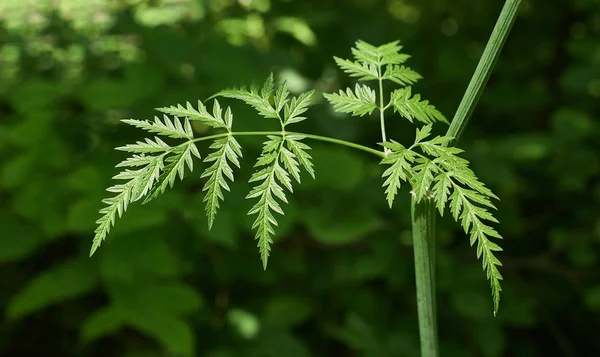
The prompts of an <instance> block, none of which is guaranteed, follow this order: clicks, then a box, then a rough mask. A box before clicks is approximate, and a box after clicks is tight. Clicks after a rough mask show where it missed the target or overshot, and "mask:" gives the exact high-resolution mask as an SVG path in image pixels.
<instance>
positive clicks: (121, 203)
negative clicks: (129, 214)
mask: <svg viewBox="0 0 600 357" xmlns="http://www.w3.org/2000/svg"><path fill="white" fill-rule="evenodd" d="M157 110H158V111H160V112H162V113H163V117H162V119H161V118H159V117H158V116H156V117H154V120H136V119H124V120H122V121H123V122H124V123H127V124H129V125H132V126H134V127H137V128H140V129H143V130H145V131H147V132H149V133H152V134H156V136H154V137H153V138H146V139H145V140H144V141H138V142H136V143H135V144H128V145H125V146H121V147H118V148H117V150H121V151H125V152H128V153H131V154H132V156H131V157H129V158H127V159H125V160H124V161H122V162H121V163H119V164H117V166H116V167H119V168H121V167H123V168H125V169H124V170H123V171H121V172H120V173H119V174H117V175H116V176H114V177H113V179H115V180H122V181H125V182H124V183H119V184H117V185H114V186H111V187H109V188H108V191H109V192H112V193H115V195H114V196H112V197H110V198H107V199H104V200H103V201H102V202H103V203H104V204H106V206H105V207H104V208H102V209H101V210H100V214H101V215H102V216H101V217H100V219H98V220H97V221H96V224H97V225H98V226H97V228H96V230H95V236H94V240H93V243H92V248H91V253H90V254H94V252H95V251H96V249H98V247H99V246H100V244H102V242H103V241H104V239H105V238H106V236H107V235H108V233H109V232H110V229H111V227H112V226H113V225H114V224H115V219H116V217H117V215H118V216H119V217H121V216H122V214H123V213H124V212H125V211H126V210H127V207H128V206H129V204H130V203H133V202H136V201H139V200H142V199H143V201H142V202H143V203H147V202H149V201H151V200H153V199H154V198H156V197H157V196H159V195H160V194H162V193H164V192H165V191H166V189H167V188H168V187H172V186H173V185H174V183H175V181H176V179H177V177H179V178H180V179H183V178H184V177H185V176H186V175H187V171H188V170H189V172H192V171H193V170H194V157H196V158H198V159H201V156H200V152H199V151H198V148H197V147H196V145H195V141H197V139H195V138H194V132H193V129H192V125H191V122H192V121H198V122H201V123H202V124H204V125H207V126H209V127H213V128H220V129H225V130H227V133H228V135H226V136H225V137H223V138H221V139H218V140H216V141H215V143H214V144H213V145H212V146H211V149H215V150H216V151H215V152H213V153H211V154H209V155H208V156H207V157H206V158H205V159H204V162H207V163H210V162H213V165H212V166H210V167H209V168H207V169H206V170H205V172H204V173H203V175H202V177H207V178H208V181H207V182H206V185H205V187H204V190H205V191H208V194H207V196H206V198H205V201H206V212H207V216H208V218H209V225H212V221H213V219H214V216H215V214H216V209H217V208H218V207H219V202H218V200H219V199H221V200H222V199H223V194H222V190H221V189H222V188H225V189H228V186H227V181H226V178H228V179H230V180H233V176H232V171H231V167H230V164H229V163H230V162H232V163H233V164H234V165H237V166H239V159H238V158H239V157H241V156H242V153H241V147H240V145H239V144H238V143H237V141H236V139H235V138H234V137H233V135H231V126H232V124H233V115H232V113H231V109H230V108H227V109H226V110H225V112H223V109H222V108H221V106H220V104H219V102H218V101H216V100H215V101H214V105H213V109H212V113H209V111H208V110H207V108H206V107H205V106H204V104H202V103H201V102H198V106H197V107H193V106H192V105H191V104H190V103H186V106H182V105H178V106H171V107H167V108H158V109H157ZM161 137H163V138H170V139H179V140H180V141H181V140H182V141H183V142H181V143H179V144H177V145H170V144H167V143H166V142H165V141H164V140H163V139H161Z"/></svg>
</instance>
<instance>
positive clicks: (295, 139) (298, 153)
mask: <svg viewBox="0 0 600 357" xmlns="http://www.w3.org/2000/svg"><path fill="white" fill-rule="evenodd" d="M305 138H306V136H304V135H299V134H287V135H286V136H285V143H286V144H287V147H288V149H290V150H291V151H292V153H294V155H295V157H296V158H297V159H298V161H299V162H300V165H302V167H303V168H304V169H305V170H306V172H308V173H309V174H310V176H312V178H313V179H314V178H315V169H314V165H313V163H312V156H310V154H309V153H308V152H307V151H308V150H310V149H311V148H310V146H308V145H306V144H305V143H303V142H301V141H302V140H303V139H305ZM298 182H300V180H298Z"/></svg>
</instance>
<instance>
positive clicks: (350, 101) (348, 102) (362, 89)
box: [323, 84, 377, 116]
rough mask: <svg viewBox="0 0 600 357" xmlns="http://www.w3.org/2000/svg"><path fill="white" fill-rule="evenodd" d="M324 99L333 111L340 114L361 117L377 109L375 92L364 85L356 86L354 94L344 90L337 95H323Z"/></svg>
mask: <svg viewBox="0 0 600 357" xmlns="http://www.w3.org/2000/svg"><path fill="white" fill-rule="evenodd" d="M323 95H324V96H325V98H326V99H327V100H328V101H329V103H330V104H332V105H333V109H334V110H335V111H338V112H342V113H351V114H352V115H358V116H363V115H366V114H371V113H373V111H374V110H375V109H377V104H376V96H375V91H374V90H373V89H371V88H369V87H367V86H366V85H359V84H357V85H356V87H355V89H354V92H352V90H351V89H350V88H346V92H344V91H343V90H341V89H340V91H339V94H338V93H331V94H329V93H324V94H323Z"/></svg>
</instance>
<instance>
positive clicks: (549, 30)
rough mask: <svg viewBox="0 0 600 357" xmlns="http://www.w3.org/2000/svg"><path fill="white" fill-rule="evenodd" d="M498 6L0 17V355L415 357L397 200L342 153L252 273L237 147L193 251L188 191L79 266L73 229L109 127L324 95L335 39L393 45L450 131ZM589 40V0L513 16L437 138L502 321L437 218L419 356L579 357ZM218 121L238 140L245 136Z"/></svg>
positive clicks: (594, 208)
mask: <svg viewBox="0 0 600 357" xmlns="http://www.w3.org/2000/svg"><path fill="white" fill-rule="evenodd" d="M501 6H502V1H500V0H498V1H485V2H483V1H482V2H473V1H467V0H456V1H447V0H423V1H416V0H386V1H383V0H348V1H345V2H339V1H333V0H319V1H316V0H315V1H293V0H287V1H285V0H238V1H234V0H148V1H146V0H127V1H117V0H94V1H89V0H60V1H52V0H27V1H25V0H1V1H0V162H1V164H0V234H1V238H0V306H1V307H2V312H3V315H2V319H1V320H0V355H2V356H19V357H21V356H23V357H27V356H82V357H83V356H85V357H92V356H102V357H104V356H119V357H120V356H122V357H158V356H208V357H234V356H244V357H252V356H256V357H258V356H285V357H296V356H297V357H305V356H364V357H388V356H389V357H391V356H418V329H417V319H416V305H415V294H414V278H413V269H412V251H411V243H410V223H409V222H410V219H409V216H410V215H409V211H408V201H409V199H408V194H407V193H406V192H404V194H402V195H401V196H402V197H399V199H400V200H404V201H405V202H398V205H397V206H396V207H397V208H396V209H394V210H393V211H390V210H389V209H388V208H387V204H386V203H385V200H384V196H383V192H382V188H381V180H380V175H381V168H380V167H378V164H377V162H375V161H373V160H372V159H371V158H370V157H366V156H365V155H363V154H361V153H358V152H354V151H351V150H346V149H344V148H334V147H331V146H328V145H322V146H317V147H315V150H314V152H313V156H314V158H315V165H316V167H315V171H316V172H317V179H316V180H315V181H314V182H310V181H308V180H307V181H306V182H305V183H303V184H302V185H301V186H299V188H298V192H297V193H296V194H295V195H294V198H293V201H292V202H291V204H290V205H289V206H288V209H287V212H286V216H285V217H282V219H281V220H280V227H279V228H278V236H281V237H283V238H281V239H278V240H276V243H275V246H274V251H273V255H272V258H271V261H270V266H269V269H268V270H267V271H266V272H263V271H262V268H261V264H260V261H259V259H258V256H257V254H256V249H255V242H254V241H253V236H252V233H251V232H249V231H248V230H247V227H249V226H250V225H251V224H250V223H251V219H252V218H251V217H246V215H245V213H246V212H247V211H248V208H249V203H247V202H245V201H244V194H245V192H247V191H248V188H249V185H248V184H247V183H245V180H244V179H242V178H243V177H245V178H248V177H250V174H251V171H252V168H251V166H252V162H251V161H250V160H252V159H253V158H254V157H256V156H257V154H258V152H259V151H260V144H261V143H260V140H258V139H257V140H255V139H246V142H245V143H244V144H245V147H246V150H247V152H248V155H245V156H246V158H247V159H246V161H244V162H243V163H242V172H241V173H240V175H239V176H238V177H239V178H240V179H239V180H237V181H238V182H237V183H236V184H234V185H233V186H232V192H231V194H230V195H229V196H228V204H227V205H224V207H223V209H222V211H221V212H220V213H219V216H218V218H217V220H216V222H215V225H214V227H213V230H212V231H210V232H208V231H207V229H206V218H204V214H203V202H202V194H201V187H202V185H201V184H202V182H201V180H200V179H198V178H196V179H194V178H193V177H189V178H187V179H186V180H185V181H184V182H183V183H180V184H179V185H177V186H176V188H175V189H173V190H170V191H168V192H167V193H166V194H165V195H164V196H163V197H161V198H160V199H158V200H156V201H155V202H152V203H150V204H148V205H147V206H146V207H144V208H143V209H140V207H136V206H135V205H134V206H132V207H131V208H130V210H129V211H128V212H127V216H128V217H127V219H123V220H122V221H119V222H118V223H117V225H116V227H115V229H114V231H113V232H112V237H110V238H109V240H108V241H107V242H106V243H105V244H104V245H103V247H102V249H101V250H100V251H99V252H98V254H96V255H95V256H94V257H93V258H88V257H87V253H88V251H89V246H90V243H91V238H92V236H93V230H94V227H95V224H94V221H95V220H96V219H97V211H98V209H99V208H100V207H101V203H100V200H101V199H102V198H103V197H104V195H105V192H104V191H103V190H104V188H105V187H107V186H108V185H109V181H110V177H111V176H112V175H113V174H115V173H116V170H115V169H114V168H113V167H112V166H113V165H114V163H115V162H118V161H119V159H122V158H123V157H122V154H120V153H118V152H114V151H113V150H112V148H113V147H115V146H118V145H123V144H124V143H127V142H131V141H132V139H135V138H138V136H139V132H136V131H133V130H129V129H128V128H126V127H125V126H123V125H120V124H119V122H118V120H119V119H121V118H128V117H134V118H140V119H141V118H147V117H149V116H151V115H154V113H153V112H152V108H155V107H159V106H165V105H171V104H175V103H178V102H185V101H187V100H189V101H195V100H197V99H204V98H206V97H208V96H209V95H211V94H213V93H214V92H216V91H218V90H220V89H222V88H224V87H227V86H231V85H239V84H247V83H248V82H250V81H252V80H253V79H257V80H258V79H261V78H264V74H265V73H268V72H269V71H275V72H276V74H277V76H278V78H279V79H287V80H288V83H289V84H290V87H291V88H292V89H294V90H296V91H301V90H307V89H311V88H314V89H316V90H317V91H318V92H324V91H329V92H331V91H336V90H337V89H339V88H342V87H345V86H347V85H349V84H351V83H349V82H348V80H347V79H346V77H345V76H343V74H341V73H339V71H335V70H334V68H335V67H334V63H333V60H332V56H333V55H336V56H340V57H344V56H347V55H348V51H349V50H348V49H349V48H350V46H351V45H352V44H353V42H354V41H355V40H356V39H359V38H360V39H364V40H366V41H369V42H372V43H384V42H386V41H393V40H396V39H399V40H401V41H402V44H403V45H404V46H405V49H406V50H407V51H408V52H409V53H411V54H412V56H413V57H412V59H411V60H410V61H411V62H410V65H411V66H412V67H414V68H415V69H416V70H417V71H418V72H420V73H421V74H423V76H424V77H425V79H424V80H423V81H422V83H421V84H420V85H419V86H418V87H419V91H420V92H422V93H423V95H424V96H426V97H427V98H429V99H430V101H431V102H432V103H434V104H435V105H436V106H437V107H439V108H440V109H441V110H442V112H443V113H444V114H446V115H447V116H451V114H452V113H453V110H455V108H456V105H457V104H458V102H459V100H460V98H461V95H462V93H463V91H464V89H465V88H466V85H467V83H468V81H469V79H470V75H471V73H472V71H473V70H474V68H475V65H476V63H477V60H478V57H479V55H480V54H481V52H482V50H483V47H484V45H485V41H486V40H487V37H488V36H489V33H490V31H491V29H492V27H493V24H494V21H495V18H496V16H497V14H498V13H499V11H500V8H501ZM599 38H600V3H599V2H598V1H597V0H576V1H571V0H555V1H536V0H530V1H524V4H523V8H522V11H521V15H520V17H519V19H518V20H517V23H516V24H515V27H514V30H513V33H512V34H511V36H510V38H509V41H508V43H507V45H506V47H505V50H504V52H503V54H502V56H501V59H500V62H499V63H498V66H497V70H496V71H495V73H494V75H493V76H492V78H491V80H490V82H489V84H488V88H487V89H486V91H485V92H484V95H483V97H482V99H481V102H480V105H479V107H478V108H477V110H476V111H475V114H474V118H473V120H472V121H471V123H470V124H469V127H468V128H467V131H466V133H465V136H464V138H463V139H462V140H461V142H460V146H461V147H463V148H465V149H466V150H467V153H466V154H467V155H466V156H467V157H468V159H469V160H470V161H471V162H472V165H473V168H474V169H475V170H476V172H477V173H478V175H479V176H480V178H481V179H482V180H483V181H484V182H486V183H488V185H489V186H490V187H491V188H492V189H493V190H494V191H495V192H496V193H497V194H498V196H500V197H501V199H502V201H501V202H500V203H499V205H498V206H499V212H498V218H499V219H500V221H501V225H500V227H499V229H500V231H501V233H502V234H503V236H504V237H505V241H504V242H503V244H502V245H503V247H504V249H505V252H504V253H503V254H501V256H500V258H501V260H502V261H503V262H504V268H503V269H502V272H503V275H504V278H505V282H504V284H503V286H504V291H503V303H502V307H501V310H500V312H499V315H498V317H497V318H495V319H494V318H493V317H492V313H491V312H492V306H491V301H490V299H489V291H488V286H487V282H486V280H485V277H484V276H483V273H482V272H481V267H480V265H479V263H478V262H477V260H476V257H475V254H474V252H473V250H472V249H471V248H470V247H469V245H468V239H467V237H465V236H464V234H463V233H462V232H461V231H460V229H459V228H457V227H456V226H455V225H454V224H453V223H452V222H451V220H450V219H448V218H444V219H441V220H439V227H438V232H439V235H438V242H439V251H438V306H439V307H438V308H439V319H440V321H439V326H440V338H441V348H442V355H443V356H461V357H462V356H485V357H499V356H511V357H513V356H514V357H529V356H579V355H589V356H593V355H600V344H599V342H598V339H597V336H596V331H598V330H599V329H600V279H599V275H598V273H597V272H598V269H599V268H600V262H599V259H598V258H599V256H600V249H599V246H600V210H598V206H599V204H600V161H599V155H598V154H599V153H600V140H598V137H600V121H599V120H598V118H599V117H600V40H599ZM295 94H297V93H295ZM232 105H234V107H233V109H234V113H235V114H236V118H237V119H236V120H237V125H238V129H239V130H245V129H248V128H250V129H258V128H261V129H262V128H263V127H264V128H269V123H268V122H266V121H264V120H261V119H260V118H259V117H257V116H256V115H255V114H253V113H252V112H251V111H249V110H247V109H245V108H244V107H243V106H236V105H235V104H233V103H232ZM308 115H309V121H307V122H306V127H305V130H307V131H310V132H315V133H319V134H323V135H329V136H334V137H339V138H343V139H347V140H352V141H356V142H360V143H363V144H366V145H373V143H375V142H377V140H378V126H377V125H375V121H369V120H364V121H363V120H361V121H358V120H353V119H349V118H343V117H340V116H339V115H336V114H334V113H333V112H332V111H331V109H330V108H329V107H328V106H326V105H325V103H324V102H321V103H317V104H316V105H315V107H313V109H311V110H310V111H309V112H308ZM390 124H391V125H390V127H389V128H388V132H389V133H390V135H391V136H392V137H393V138H396V139H397V140H403V139H407V138H410V137H412V134H413V130H412V129H408V128H409V126H408V125H405V123H403V122H402V121H398V123H390ZM261 126H262V127H261ZM257 127H258V128H257ZM196 129H197V130H198V131H199V133H201V132H202V131H203V130H205V129H204V128H196ZM248 148H249V149H248ZM201 149H202V148H201ZM204 149H206V148H204ZM340 172H343V173H344V174H343V175H341V176H342V180H341V181H339V180H336V179H335V177H337V176H339V175H340ZM334 174H335V175H334Z"/></svg>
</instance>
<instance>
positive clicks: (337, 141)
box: [192, 131, 385, 157]
mask: <svg viewBox="0 0 600 357" xmlns="http://www.w3.org/2000/svg"><path fill="white" fill-rule="evenodd" d="M284 134H294V135H303V136H305V137H307V138H308V139H312V140H317V141H325V142H330V143H334V144H338V145H343V146H347V147H351V148H354V149H358V150H361V151H364V152H368V153H369V154H373V155H375V156H378V157H384V156H385V155H384V154H383V153H382V152H381V151H378V150H375V149H372V148H370V147H367V146H364V145H360V144H356V143H353V142H350V141H346V140H341V139H335V138H330V137H327V136H320V135H313V134H305V133H297V132H293V131H286V132H283V131H237V132H236V131H232V132H227V133H221V134H214V135H208V136H203V137H201V138H196V139H194V140H192V141H193V142H197V141H205V140H211V139H218V138H222V137H225V136H228V135H233V136H266V135H284Z"/></svg>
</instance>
